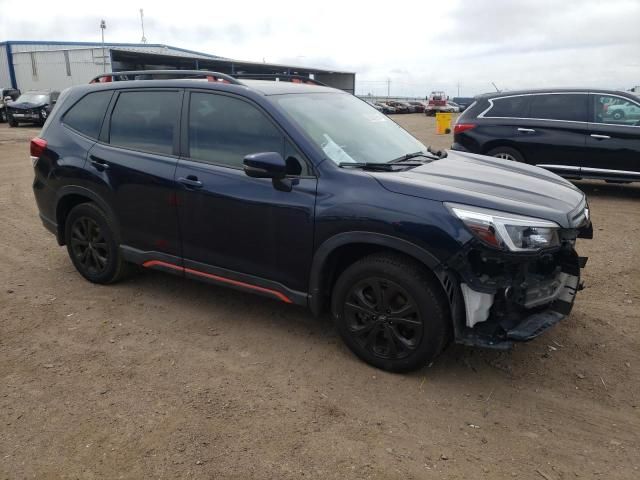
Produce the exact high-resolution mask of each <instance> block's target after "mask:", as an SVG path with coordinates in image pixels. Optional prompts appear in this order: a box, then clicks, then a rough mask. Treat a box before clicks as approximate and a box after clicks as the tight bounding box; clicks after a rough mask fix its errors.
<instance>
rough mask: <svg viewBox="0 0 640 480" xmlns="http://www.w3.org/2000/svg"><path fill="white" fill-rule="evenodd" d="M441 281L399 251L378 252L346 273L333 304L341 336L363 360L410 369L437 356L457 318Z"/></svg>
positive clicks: (336, 288) (392, 369)
mask: <svg viewBox="0 0 640 480" xmlns="http://www.w3.org/2000/svg"><path fill="white" fill-rule="evenodd" d="M441 290H442V289H441V287H440V285H438V281H437V279H435V278H434V277H433V276H432V275H430V274H429V272H427V271H425V270H424V269H423V268H422V267H421V266H420V265H418V264H417V263H416V262H415V261H412V260H410V259H408V258H406V257H404V256H402V255H399V254H391V253H384V254H374V255H370V256H368V257H365V258H363V259H361V260H358V261H357V262H355V263H354V264H352V265H351V266H349V267H348V268H347V269H346V270H345V271H344V272H343V273H342V275H340V278H339V279H338V281H337V282H336V284H335V286H334V288H333V295H332V299H331V307H332V313H333V318H334V321H335V323H336V327H337V329H338V332H339V333H340V336H341V337H342V339H343V340H344V342H345V343H346V344H347V346H348V347H349V348H350V349H351V351H352V352H353V353H355V354H356V355H357V356H358V357H360V358H361V359H362V360H364V361H365V362H367V363H368V364H370V365H373V366H374V367H377V368H381V369H383V370H387V371H390V372H406V371H410V370H414V369H417V368H420V367H422V366H424V365H426V364H427V363H428V362H429V361H431V360H433V359H434V358H435V357H437V356H438V355H439V354H440V352H441V351H442V350H443V348H444V347H445V345H446V344H447V341H448V339H449V333H450V329H451V319H450V315H449V308H448V306H447V303H446V300H445V299H444V295H443V293H442V291H441Z"/></svg>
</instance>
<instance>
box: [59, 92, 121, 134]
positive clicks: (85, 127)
mask: <svg viewBox="0 0 640 480" xmlns="http://www.w3.org/2000/svg"><path fill="white" fill-rule="evenodd" d="M112 93H113V92H111V91H107V92H95V93H90V94H89V95H85V96H84V97H82V98H81V99H80V101H78V102H77V103H76V104H75V105H74V106H73V107H71V110H69V111H68V112H67V113H66V114H65V116H64V118H63V119H62V123H64V124H65V125H67V126H69V127H71V128H73V129H74V130H76V131H78V132H80V133H83V134H84V135H87V136H88V137H91V138H98V135H99V134H100V127H102V120H103V119H104V114H105V112H106V111H107V106H108V105H109V101H110V100H111V95H112Z"/></svg>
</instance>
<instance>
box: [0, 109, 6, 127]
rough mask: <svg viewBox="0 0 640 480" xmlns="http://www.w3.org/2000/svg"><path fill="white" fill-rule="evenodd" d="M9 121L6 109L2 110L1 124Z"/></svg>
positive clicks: (0, 111)
mask: <svg viewBox="0 0 640 480" xmlns="http://www.w3.org/2000/svg"><path fill="white" fill-rule="evenodd" d="M6 121H7V111H6V110H5V109H4V108H0V123H4V122H6Z"/></svg>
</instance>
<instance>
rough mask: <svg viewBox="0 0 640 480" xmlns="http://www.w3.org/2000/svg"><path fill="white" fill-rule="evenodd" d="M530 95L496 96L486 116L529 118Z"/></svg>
mask: <svg viewBox="0 0 640 480" xmlns="http://www.w3.org/2000/svg"><path fill="white" fill-rule="evenodd" d="M530 98H531V97H530V96H528V95H521V96H518V97H506V98H496V99H494V100H492V101H491V103H493V106H492V107H491V108H490V109H489V111H488V112H487V113H486V114H485V115H484V116H485V117H507V118H527V117H528V116H529V100H530Z"/></svg>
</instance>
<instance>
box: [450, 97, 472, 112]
mask: <svg viewBox="0 0 640 480" xmlns="http://www.w3.org/2000/svg"><path fill="white" fill-rule="evenodd" d="M451 101H452V102H453V103H455V104H456V105H458V107H460V111H461V112H464V111H465V110H466V109H467V108H469V107H470V106H471V104H472V103H473V102H474V101H475V98H473V97H453V98H452V99H451Z"/></svg>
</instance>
